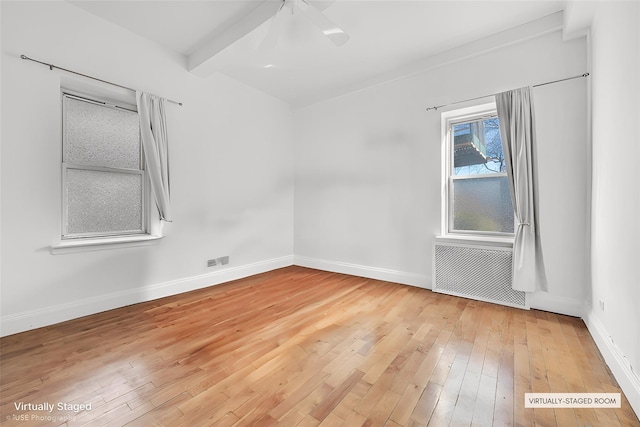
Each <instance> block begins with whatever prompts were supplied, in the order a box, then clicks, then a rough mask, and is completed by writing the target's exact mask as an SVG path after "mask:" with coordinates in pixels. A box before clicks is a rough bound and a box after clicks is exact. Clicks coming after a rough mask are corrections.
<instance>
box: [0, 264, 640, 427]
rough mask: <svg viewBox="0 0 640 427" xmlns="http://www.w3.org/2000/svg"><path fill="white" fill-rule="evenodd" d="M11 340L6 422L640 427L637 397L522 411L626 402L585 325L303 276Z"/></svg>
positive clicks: (5, 350)
mask: <svg viewBox="0 0 640 427" xmlns="http://www.w3.org/2000/svg"><path fill="white" fill-rule="evenodd" d="M0 345H1V369H2V370H1V372H0V375H1V377H0V382H1V392H2V393H1V397H0V399H1V400H0V412H1V416H0V421H2V424H3V425H7V426H13V425H16V426H17V425H20V426H24V425H29V426H38V425H63V426H80V425H96V426H97V425H113V426H124V425H126V426H155V425H158V426H210V425H215V426H231V425H234V426H250V425H257V426H270V425H276V424H277V425H282V426H316V425H321V426H349V427H352V426H361V425H362V426H390V427H392V426H396V427H397V426H426V425H429V426H438V427H439V426H447V425H451V426H470V425H473V426H492V425H496V426H534V425H536V426H556V425H557V426H563V427H564V426H639V425H640V422H639V421H638V418H637V417H636V416H635V414H634V412H633V410H632V409H631V407H630V406H629V403H628V401H627V400H626V399H625V398H624V397H623V403H622V408H619V409H566V408H565V409H555V410H554V409H525V408H524V393H525V392H616V393H618V392H621V390H620V389H619V387H618V386H617V383H616V382H615V380H614V379H613V377H612V375H611V373H610V372H609V370H608V369H607V367H606V365H605V363H604V362H603V360H602V357H601V356H600V353H599V352H598V350H597V348H596V346H595V344H594V342H593V340H592V338H591V337H590V335H589V333H588V332H587V329H586V327H585V325H584V323H583V322H582V321H581V320H580V319H576V318H571V317H565V316H559V315H555V314H551V313H546V312H541V311H535V310H532V311H524V310H518V309H511V308H507V307H503V306H498V305H492V304H488V303H482V302H477V301H472V300H467V299H462V298H456V297H451V296H446V295H441V294H437V293H433V292H431V291H428V290H423V289H418V288H412V287H409V286H402V285H398V284H393V283H388V282H381V281H375V280H369V279H363V278H359V277H351V276H344V275H340V274H334V273H327V272H320V271H316V270H311V269H305V268H301V267H288V268H285V269H281V270H277V271H273V272H270V273H265V274H261V275H258V276H254V277H251V278H247V279H243V280H238V281H235V282H232V283H228V284H223V285H218V286H214V287H211V288H208V289H202V290H198V291H194V292H191V293H188V294H183V295H179V296H175V297H169V298H164V299H162V300H156V301H151V302H148V303H143V304H138V305H135V306H130V307H125V308H122V309H118V310H112V311H109V312H105V313H100V314H96V315H93V316H89V317H85V318H82V319H77V320H73V321H69V322H66V323H62V324H59V325H54V326H51V327H47V328H42V329H38V330H34V331H29V332H25V333H21V334H16V335H12V336H9V337H5V338H3V339H2V340H0ZM20 402H23V403H25V404H31V405H37V404H40V405H43V404H51V405H53V406H54V408H53V409H52V410H51V412H47V410H46V409H45V408H44V407H43V408H38V407H36V408H34V409H35V410H19V409H17V408H16V404H19V403H20ZM58 403H60V404H63V405H70V406H69V407H59V406H58ZM73 405H76V406H73ZM79 405H85V407H84V408H82V407H80V406H79ZM88 405H90V408H87V407H86V406H88ZM27 409H28V408H27ZM32 416H34V417H35V419H32ZM19 417H24V418H26V419H27V420H28V421H19V420H17V419H16V418H19Z"/></svg>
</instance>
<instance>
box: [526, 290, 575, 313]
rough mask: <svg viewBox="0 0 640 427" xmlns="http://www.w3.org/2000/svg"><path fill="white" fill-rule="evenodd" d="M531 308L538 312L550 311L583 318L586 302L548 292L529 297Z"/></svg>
mask: <svg viewBox="0 0 640 427" xmlns="http://www.w3.org/2000/svg"><path fill="white" fill-rule="evenodd" d="M527 301H528V303H529V307H531V308H533V309H536V310H543V311H550V312H552V313H558V314H565V315H567V316H573V317H582V316H583V315H584V302H583V301H581V300H579V299H575V298H571V297H564V296H559V295H554V294H550V293H548V292H533V293H530V294H529V295H527Z"/></svg>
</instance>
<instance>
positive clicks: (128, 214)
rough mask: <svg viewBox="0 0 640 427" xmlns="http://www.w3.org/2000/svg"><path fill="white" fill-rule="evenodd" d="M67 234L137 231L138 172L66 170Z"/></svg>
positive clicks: (140, 184) (140, 224)
mask: <svg viewBox="0 0 640 427" xmlns="http://www.w3.org/2000/svg"><path fill="white" fill-rule="evenodd" d="M66 177H67V180H66V185H67V188H66V192H67V234H69V235H74V234H112V233H114V232H140V231H141V230H142V228H143V219H142V212H143V211H142V200H143V198H142V191H143V175H142V174H140V173H118V172H101V171H93V170H81V169H67V173H66Z"/></svg>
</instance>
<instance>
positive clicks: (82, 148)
mask: <svg viewBox="0 0 640 427" xmlns="http://www.w3.org/2000/svg"><path fill="white" fill-rule="evenodd" d="M62 115H63V124H62V131H63V138H62V148H63V152H62V177H63V188H62V190H63V191H62V194H63V214H62V239H63V240H88V239H99V238H109V237H122V236H136V235H146V234H147V233H148V215H147V211H146V206H147V205H148V203H147V202H148V200H147V199H148V197H147V190H146V187H147V185H146V176H145V171H144V166H143V165H144V161H143V152H142V145H141V141H140V129H139V122H138V113H137V111H136V107H135V106H133V105H126V104H119V105H117V104H113V103H110V102H107V101H106V100H102V99H98V98H95V97H88V96H84V95H83V96H78V95H77V94H72V93H63V94H62Z"/></svg>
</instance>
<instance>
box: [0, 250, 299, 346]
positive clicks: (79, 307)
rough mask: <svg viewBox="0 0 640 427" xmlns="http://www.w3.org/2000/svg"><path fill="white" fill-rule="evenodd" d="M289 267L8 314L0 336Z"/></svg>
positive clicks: (270, 264)
mask: <svg viewBox="0 0 640 427" xmlns="http://www.w3.org/2000/svg"><path fill="white" fill-rule="evenodd" d="M292 264H293V256H292V255H288V256H284V257H280V258H274V259H270V260H266V261H260V262H256V263H252V264H247V265H242V266H238V267H230V268H225V269H221V270H216V271H214V272H212V273H207V274H202V275H199V276H192V277H186V278H183V279H178V280H171V281H168V282H164V283H158V284H155V285H150V286H146V287H143V288H136V289H130V290H126V291H121V292H114V293H110V294H105V295H100V296H97V297H93V298H86V299H82V300H78V301H72V302H69V303H65V304H58V305H55V306H52V307H46V308H42V309H38V310H30V311H24V312H21V313H17V314H10V315H7V316H2V317H0V336H7V335H12V334H16V333H18V332H24V331H28V330H31V329H35V328H40V327H43V326H48V325H53V324H55V323H60V322H64V321H67V320H71V319H76V318H78V317H82V316H87V315H90V314H95V313H100V312H102V311H107V310H112V309H114V308H119V307H124V306H127V305H131V304H137V303H140V302H145V301H151V300H154V299H158V298H164V297H167V296H171V295H176V294H180V293H183V292H189V291H193V290H195V289H201V288H206V287H208V286H213V285H218V284H220V283H225V282H229V281H232V280H237V279H242V278H244V277H249V276H253V275H255V274H260V273H265V272H267V271H271V270H275V269H278V268H282V267H287V266H290V265H292Z"/></svg>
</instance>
